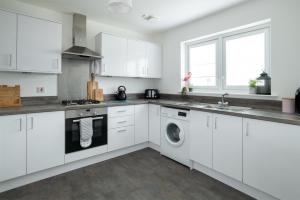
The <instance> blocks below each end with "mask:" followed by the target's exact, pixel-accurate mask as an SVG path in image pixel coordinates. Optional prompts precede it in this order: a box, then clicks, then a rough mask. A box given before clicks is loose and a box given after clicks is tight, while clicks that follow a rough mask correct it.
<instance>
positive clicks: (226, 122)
mask: <svg viewBox="0 0 300 200" xmlns="http://www.w3.org/2000/svg"><path fill="white" fill-rule="evenodd" d="M190 124H191V125H190V134H191V141H190V143H191V146H190V158H191V160H193V161H196V162H197V163H199V164H202V165H204V166H206V167H209V168H213V169H214V170H216V171H218V172H220V173H222V174H224V175H226V176H228V177H231V178H234V179H236V180H239V181H242V136H243V134H242V131H243V122H242V118H240V117H233V116H228V115H220V114H211V113H206V112H200V111H191V123H190Z"/></svg>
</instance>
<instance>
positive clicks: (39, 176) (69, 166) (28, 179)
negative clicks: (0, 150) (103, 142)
mask: <svg viewBox="0 0 300 200" xmlns="http://www.w3.org/2000/svg"><path fill="white" fill-rule="evenodd" d="M147 147H149V144H148V142H146V143H143V144H139V145H135V146H133V147H128V148H125V149H121V150H117V151H112V152H108V153H105V154H101V155H98V156H94V157H90V158H87V159H83V160H80V161H76V162H72V163H66V164H64V165H62V166H58V167H55V168H51V169H47V170H44V171H40V172H37V173H34V174H29V175H25V176H22V177H19V178H16V179H12V180H8V181H5V182H2V183H0V193H1V192H5V191H8V190H11V189H14V188H17V187H20V186H23V185H27V184H30V183H33V182H36V181H40V180H43V179H46V178H49V177H52V176H56V175H59V174H63V173H66V172H69V171H72V170H75V169H79V168H82V167H86V166H88V165H92V164H95V163H99V162H102V161H105V160H109V159H112V158H115V157H118V156H122V155H125V154H128V153H132V152H135V151H138V150H141V149H145V148H147Z"/></svg>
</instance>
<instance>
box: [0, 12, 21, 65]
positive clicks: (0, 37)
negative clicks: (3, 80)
mask: <svg viewBox="0 0 300 200" xmlns="http://www.w3.org/2000/svg"><path fill="white" fill-rule="evenodd" d="M0 27H1V31H0V70H15V69H16V53H17V50H16V46H17V15H16V14H13V13H9V12H5V11H1V10H0Z"/></svg>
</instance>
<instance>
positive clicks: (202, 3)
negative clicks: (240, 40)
mask: <svg viewBox="0 0 300 200" xmlns="http://www.w3.org/2000/svg"><path fill="white" fill-rule="evenodd" d="M19 1H22V2H25V3H30V4H34V5H37V6H41V7H45V8H49V9H52V10H56V11H60V12H64V13H74V12H77V13H81V14H85V15H87V17H88V18H89V19H91V20H95V21H98V22H102V23H106V24H111V25H114V26H119V27H122V28H128V29H131V30H134V31H140V32H145V33H157V32H163V31H166V30H168V29H171V28H174V27H176V26H179V25H182V24H184V23H187V22H190V21H193V20H195V19H198V18H201V17H204V16H206V15H209V14H212V13H215V12H218V11H220V10H223V9H226V8H229V7H231V6H234V5H237V4H239V3H241V2H244V1H247V0H133V10H132V11H131V13H129V14H127V15H117V14H112V13H110V12H109V11H108V10H107V1H108V0H19ZM143 14H149V15H155V16H157V17H159V19H157V20H156V19H155V20H153V21H145V20H143V19H142V18H141V16H142V15H143Z"/></svg>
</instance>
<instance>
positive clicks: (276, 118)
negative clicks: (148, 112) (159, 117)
mask: <svg viewBox="0 0 300 200" xmlns="http://www.w3.org/2000/svg"><path fill="white" fill-rule="evenodd" d="M145 103H151V104H157V105H161V106H168V107H174V108H179V109H189V110H199V111H204V112H211V113H217V114H224V115H231V116H237V117H246V118H250V119H259V120H265V121H271V122H279V123H286V124H293V125H300V115H296V114H286V113H282V112H278V111H266V110H256V109H252V110H244V111H224V110H218V109H211V108H201V107H195V106H193V105H192V104H191V105H189V104H185V102H180V101H170V100H150V101H149V100H143V99H141V100H128V101H124V102H120V101H107V102H103V103H101V104H98V105H83V106H63V105H60V104H50V105H37V106H23V107H20V108H0V116H5V115H17V114H27V113H40V112H51V111H66V110H71V109H88V108H99V107H114V106H126V105H138V104H145ZM186 103H188V102H186Z"/></svg>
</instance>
